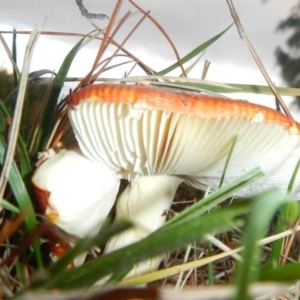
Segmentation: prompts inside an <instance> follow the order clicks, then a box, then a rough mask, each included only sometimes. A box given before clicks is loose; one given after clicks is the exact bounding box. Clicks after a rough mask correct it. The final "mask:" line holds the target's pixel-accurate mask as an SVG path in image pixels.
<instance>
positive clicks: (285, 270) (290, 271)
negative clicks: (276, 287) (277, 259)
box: [259, 262, 300, 282]
mask: <svg viewBox="0 0 300 300" xmlns="http://www.w3.org/2000/svg"><path fill="white" fill-rule="evenodd" d="M299 279H300V263H297V262H294V263H288V264H286V265H284V266H282V267H278V268H276V269H274V268H265V269H263V270H262V271H261V274H260V278H259V280H260V281H269V282H270V281H277V282H292V281H296V280H299Z"/></svg>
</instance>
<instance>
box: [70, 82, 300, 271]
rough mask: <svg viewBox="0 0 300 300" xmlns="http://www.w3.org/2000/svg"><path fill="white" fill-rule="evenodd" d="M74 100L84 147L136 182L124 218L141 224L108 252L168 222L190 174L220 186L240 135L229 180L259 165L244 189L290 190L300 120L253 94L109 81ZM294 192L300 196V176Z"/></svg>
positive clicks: (197, 182)
mask: <svg viewBox="0 0 300 300" xmlns="http://www.w3.org/2000/svg"><path fill="white" fill-rule="evenodd" d="M69 103H70V109H69V118H70V121H71V124H72V127H73V129H74V132H75V135H76V138H77V140H78V143H79V146H80V148H81V150H82V152H83V153H84V155H86V156H87V157H88V158H89V159H91V160H93V161H96V162H101V163H103V164H106V165H107V166H108V167H109V168H110V170H111V171H113V172H115V173H116V174H118V176H120V177H123V178H125V179H128V180H129V181H130V182H131V183H130V185H129V186H128V188H127V189H126V190H125V192H124V193H123V194H122V195H121V197H120V198H119V200H118V203H117V216H116V219H122V218H130V219H131V220H133V221H135V223H136V224H137V226H136V228H134V229H131V230H129V231H127V232H125V233H122V234H120V235H118V236H116V237H114V238H113V239H112V240H111V241H110V242H109V243H108V246H107V249H106V251H107V252H111V251H113V250H116V249H118V248H120V247H122V246H124V245H127V244H130V243H134V242H135V241H138V240H140V239H142V238H143V237H145V236H146V235H148V234H149V233H150V232H152V231H154V230H155V229H157V228H158V227H159V226H161V224H162V223H163V222H164V219H165V216H163V210H165V209H168V208H169V207H170V205H171V203H172V200H173V197H174V193H175V192H176V189H177V187H178V185H179V184H180V183H181V182H182V181H185V182H186V183H188V184H190V185H193V186H195V187H197V188H206V186H207V185H209V186H210V187H211V189H217V188H218V186H219V183H220V178H221V175H222V172H223V169H224V165H225V161H226V159H227V156H228V153H229V150H230V147H231V145H232V142H233V139H234V137H235V136H238V138H237V142H236V145H235V148H234V151H233V154H232V157H231V160H230V163H229V167H228V169H227V173H226V177H225V180H224V184H226V183H227V182H230V181H231V180H233V179H234V178H236V177H237V176H240V175H242V174H243V173H245V172H246V171H248V170H250V169H252V168H254V167H261V169H262V171H263V172H264V173H265V177H264V178H262V179H260V180H258V181H257V182H255V183H254V184H252V185H251V186H250V187H248V188H246V189H244V190H243V191H242V192H241V194H240V195H242V196H247V195H252V194H254V193H257V192H260V191H263V190H266V189H268V188H270V187H273V186H276V187H280V188H282V189H283V190H286V188H287V186H288V183H289V181H290V178H291V176H292V173H293V170H294V167H295V166H296V163H297V161H298V159H299V156H300V135H299V129H300V125H299V124H297V123H294V122H292V121H291V120H290V119H289V118H288V117H286V116H285V115H283V114H281V113H280V112H277V111H275V110H272V109H270V108H267V107H264V106H261V105H256V104H251V103H248V102H245V101H234V100H229V99H223V98H217V97H211V96H205V95H201V94H196V93H184V92H172V91H168V90H163V89H157V88H151V87H144V86H133V85H113V84H102V85H94V86H90V87H87V88H84V89H82V90H80V91H78V92H76V93H74V94H73V95H71V96H70V99H69ZM135 110H136V112H135ZM298 178H299V177H298ZM294 193H295V194H296V195H297V196H300V181H299V180H297V181H296V185H295V188H294ZM159 261H160V260H159V259H157V260H156V261H155V263H153V262H151V261H148V262H145V263H142V264H139V265H137V266H135V268H134V270H133V271H132V272H131V273H130V276H131V275H134V274H141V273H144V272H149V271H151V270H154V269H155V268H156V267H157V266H158V263H159Z"/></svg>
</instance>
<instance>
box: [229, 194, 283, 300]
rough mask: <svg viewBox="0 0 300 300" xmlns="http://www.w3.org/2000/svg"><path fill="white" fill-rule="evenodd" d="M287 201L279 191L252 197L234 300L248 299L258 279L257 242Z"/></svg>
mask: <svg viewBox="0 0 300 300" xmlns="http://www.w3.org/2000/svg"><path fill="white" fill-rule="evenodd" d="M287 200H289V198H288V196H287V195H285V194H283V193H282V192H281V191H280V190H279V189H273V190H271V191H269V192H265V193H262V194H260V195H257V196H255V197H253V202H252V203H253V204H252V207H251V213H250V217H249V221H248V225H247V227H246V230H245V233H244V236H243V243H242V244H243V245H244V249H243V251H242V262H240V263H238V265H237V271H236V274H235V281H236V284H237V289H238V290H237V294H236V296H235V298H234V300H239V299H249V298H248V297H249V296H248V287H249V285H250V284H251V283H253V282H254V281H257V280H258V279H259V264H260V260H261V247H260V246H257V241H258V240H259V239H261V238H262V237H263V236H264V234H265V233H266V232H267V229H268V226H269V224H270V221H271V219H272V218H273V216H274V214H275V213H276V211H277V209H278V208H279V207H280V206H281V205H282V204H283V203H285V202H286V201H287Z"/></svg>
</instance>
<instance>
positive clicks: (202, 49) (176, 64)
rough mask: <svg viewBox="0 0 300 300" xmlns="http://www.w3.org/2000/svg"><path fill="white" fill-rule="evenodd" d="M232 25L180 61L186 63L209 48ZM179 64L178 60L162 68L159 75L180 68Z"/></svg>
mask: <svg viewBox="0 0 300 300" xmlns="http://www.w3.org/2000/svg"><path fill="white" fill-rule="evenodd" d="M231 26H232V25H230V26H228V27H227V28H226V29H225V30H223V31H222V32H221V33H219V34H217V35H216V36H214V37H213V38H211V39H209V40H208V41H206V42H205V43H203V44H201V45H199V46H198V47H196V48H195V49H194V50H192V51H191V52H190V53H188V54H187V55H186V56H184V57H183V58H182V59H181V60H180V61H181V63H182V64H185V63H186V62H188V61H189V60H191V59H192V58H194V57H195V56H197V55H198V54H199V53H201V52H202V51H204V50H205V49H206V48H208V47H209V46H210V45H212V44H213V43H214V42H215V41H217V40H218V39H219V38H220V37H221V36H222V35H223V34H224V33H225V32H226V31H227V30H228V29H229V28H230V27H231ZM178 66H179V64H178V62H176V63H174V64H173V65H171V66H169V67H168V68H166V69H164V70H161V71H159V72H158V73H157V75H165V74H168V73H170V72H171V71H173V70H175V69H176V68H178Z"/></svg>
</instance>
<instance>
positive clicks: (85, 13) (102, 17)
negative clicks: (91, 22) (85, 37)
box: [76, 0, 109, 20]
mask: <svg viewBox="0 0 300 300" xmlns="http://www.w3.org/2000/svg"><path fill="white" fill-rule="evenodd" d="M82 2H83V0H76V4H77V5H78V7H79V9H80V11H81V14H82V15H83V16H84V17H86V18H87V19H99V20H108V19H109V17H108V16H107V15H105V14H91V13H89V12H88V10H87V9H86V8H85V7H84V5H83V3H82Z"/></svg>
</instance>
